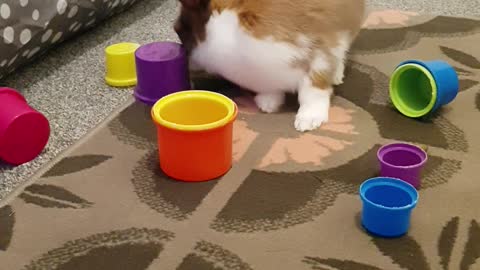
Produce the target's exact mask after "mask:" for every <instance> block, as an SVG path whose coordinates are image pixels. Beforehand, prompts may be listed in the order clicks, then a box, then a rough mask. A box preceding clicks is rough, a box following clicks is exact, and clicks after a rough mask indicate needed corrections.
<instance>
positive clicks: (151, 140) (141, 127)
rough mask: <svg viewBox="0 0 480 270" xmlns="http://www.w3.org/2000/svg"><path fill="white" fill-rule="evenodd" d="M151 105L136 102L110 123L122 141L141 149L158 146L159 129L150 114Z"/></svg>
mask: <svg viewBox="0 0 480 270" xmlns="http://www.w3.org/2000/svg"><path fill="white" fill-rule="evenodd" d="M150 110H151V107H149V106H146V105H144V104H143V103H140V102H134V103H132V104H131V105H130V106H128V107H127V108H126V109H125V110H123V111H122V112H120V114H119V116H118V117H116V118H115V119H114V120H112V121H111V122H110V123H109V124H108V128H109V130H110V132H111V133H112V134H113V135H114V136H115V138H117V139H118V140H119V141H120V142H122V143H124V144H126V145H131V146H133V147H135V148H137V149H140V150H148V149H152V147H156V146H157V130H156V127H155V124H154V123H153V121H152V117H151V115H150Z"/></svg>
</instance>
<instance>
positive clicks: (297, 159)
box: [0, 11, 480, 270]
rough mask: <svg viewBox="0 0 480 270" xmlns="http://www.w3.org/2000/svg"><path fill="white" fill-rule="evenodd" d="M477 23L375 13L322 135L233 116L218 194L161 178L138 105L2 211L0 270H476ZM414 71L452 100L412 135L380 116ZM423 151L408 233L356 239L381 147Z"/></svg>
mask: <svg viewBox="0 0 480 270" xmlns="http://www.w3.org/2000/svg"><path fill="white" fill-rule="evenodd" d="M478 44H480V21H479V20H475V19H466V18H452V17H426V16H419V15H416V14H413V13H402V12H396V11H384V12H374V13H372V14H371V15H370V17H369V18H368V20H367V22H366V25H365V30H363V32H362V33H361V35H360V37H359V38H358V40H357V42H356V44H355V49H354V50H353V51H352V57H351V58H350V59H351V60H350V62H349V63H348V70H347V76H346V80H345V83H344V84H343V85H342V86H340V87H338V88H337V89H336V93H337V96H336V97H335V99H334V102H333V104H334V106H333V108H332V113H331V119H330V122H329V123H328V124H326V125H324V126H323V127H322V128H321V129H320V130H318V131H315V132H310V133H304V134H300V133H297V132H296V131H295V130H294V128H293V119H294V115H295V109H296V106H297V105H296V103H295V100H294V97H292V99H291V102H290V103H289V105H288V106H285V109H284V110H283V111H282V112H281V113H278V114H270V115H267V114H262V113H259V112H258V111H257V110H256V108H255V106H253V102H252V97H251V96H250V95H249V94H247V93H246V92H243V91H238V89H236V88H235V87H234V86H231V85H229V84H228V83H226V82H223V81H220V80H214V79H209V78H203V79H202V78H197V79H196V80H195V82H196V84H197V88H208V89H212V90H221V92H224V93H226V94H228V95H230V96H231V97H232V98H234V99H235V100H236V101H237V102H238V104H239V105H240V108H241V113H240V116H239V119H238V121H237V122H236V125H235V139H234V149H235V151H234V152H235V153H234V160H235V163H234V166H233V168H232V169H231V171H230V172H229V173H228V174H227V175H225V176H224V177H223V178H221V179H219V180H217V181H210V182H205V183H198V184H187V183H180V182H175V181H171V180H169V179H168V178H167V177H165V175H163V174H162V172H161V171H160V170H159V167H158V162H157V160H158V157H157V151H156V141H155V128H154V126H153V124H152V123H151V121H150V117H149V108H146V107H144V106H142V105H140V104H137V103H133V101H132V102H131V103H130V104H128V106H126V107H125V109H124V110H122V111H120V112H118V114H116V115H115V116H114V117H112V118H111V120H109V121H108V122H107V123H105V124H103V125H101V126H100V127H98V128H97V129H96V130H95V131H94V132H93V133H92V134H90V135H89V136H88V137H87V138H85V139H84V140H83V141H82V142H81V143H79V144H77V146H76V147H75V148H74V149H73V150H72V151H70V152H69V153H68V154H66V155H65V156H64V158H63V159H61V160H60V161H59V162H57V163H56V164H53V165H52V166H51V167H50V168H49V169H48V170H45V171H44V172H43V173H42V174H41V175H39V176H38V179H36V181H34V182H32V183H31V184H30V186H28V187H26V188H25V190H23V191H22V192H20V193H19V195H18V197H16V198H14V199H11V200H10V201H8V202H7V204H6V205H4V206H3V207H2V208H0V262H1V267H0V268H1V269H8V270H16V269H25V270H40V269H41V270H47V269H48V270H56V269H58V270H60V269H61V270H73V269H75V270H79V269H88V270H97V269H102V270H106V269H125V270H127V269H128V270H143V269H182V270H184V269H195V270H202V269H212V270H213V269H216V270H218V269H295V270H301V269H322V270H332V269H337V270H378V269H388V270H397V269H398V270H399V269H407V270H428V269H432V270H433V269H445V270H448V269H464V270H467V269H471V270H473V269H480V260H479V257H480V210H479V209H478V205H479V204H480V196H479V194H480V181H478V171H477V169H478V160H479V159H480V139H479V138H480V128H479V126H478V124H476V123H478V119H479V118H480V96H479V90H480V88H479V87H478V82H479V81H480V49H479V46H478ZM409 58H417V59H424V60H429V59H443V60H447V61H449V62H450V63H451V64H452V65H454V66H455V68H456V69H457V71H458V73H459V75H460V79H461V93H460V94H459V96H458V98H457V99H456V100H455V101H454V103H453V104H451V105H450V106H448V107H445V108H444V109H442V110H441V111H440V112H439V113H438V114H437V115H436V116H435V117H434V118H432V119H428V120H427V119H426V120H423V121H416V120H412V119H408V118H405V117H403V116H401V115H400V114H398V113H397V112H396V111H395V110H394V109H393V108H392V107H391V105H390V104H389V98H388V95H387V89H388V79H389V74H391V72H392V70H393V69H394V67H395V66H396V65H397V64H398V63H399V62H401V61H403V60H405V59H409ZM393 141H407V142H412V143H416V144H420V145H423V146H426V147H428V153H429V155H430V159H429V162H428V166H427V168H426V170H425V172H424V176H423V186H422V189H421V190H420V201H419V205H418V207H417V209H415V211H414V214H413V217H412V227H411V230H410V231H409V233H408V235H406V236H404V237H402V238H399V239H390V240H386V239H379V238H374V237H371V236H369V235H368V234H366V233H365V232H364V231H363V230H362V228H361V226H360V225H359V213H360V210H361V203H360V200H359V198H358V193H357V190H358V187H359V184H360V183H361V182H363V181H364V180H365V179H367V178H369V177H372V176H375V175H376V174H377V172H378V168H377V162H376V155H375V152H376V150H377V149H378V147H379V146H380V145H382V144H385V143H389V142H393Z"/></svg>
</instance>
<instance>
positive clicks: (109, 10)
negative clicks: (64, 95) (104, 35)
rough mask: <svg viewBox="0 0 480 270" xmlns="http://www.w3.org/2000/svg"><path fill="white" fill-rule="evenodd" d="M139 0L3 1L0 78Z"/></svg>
mask: <svg viewBox="0 0 480 270" xmlns="http://www.w3.org/2000/svg"><path fill="white" fill-rule="evenodd" d="M137 1H138V0H2V1H0V79H1V78H2V77H4V76H5V75H7V74H8V73H10V72H12V71H14V70H15V69H16V68H18V67H19V66H21V65H23V64H25V63H27V62H28V61H29V60H31V59H32V58H33V57H35V56H36V55H38V54H40V53H42V52H45V51H46V50H47V49H48V48H50V47H51V46H53V45H55V44H57V43H59V42H61V41H63V40H65V39H68V38H70V37H72V36H74V35H76V34H78V33H80V32H81V31H83V30H85V29H87V28H89V27H92V26H94V25H95V24H96V23H98V22H100V21H102V20H103V19H105V18H107V17H109V16H111V15H113V14H116V13H118V12H121V11H123V10H124V9H125V8H127V7H129V6H131V5H132V4H134V3H135V2H137Z"/></svg>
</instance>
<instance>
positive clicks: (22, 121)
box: [0, 87, 50, 165]
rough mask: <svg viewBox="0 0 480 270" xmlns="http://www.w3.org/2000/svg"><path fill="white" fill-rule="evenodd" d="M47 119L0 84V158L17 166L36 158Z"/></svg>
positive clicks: (44, 139) (45, 137) (47, 127)
mask: <svg viewBox="0 0 480 270" xmlns="http://www.w3.org/2000/svg"><path fill="white" fill-rule="evenodd" d="M49 136H50V125H49V123H48V120H47V118H45V116H43V114H41V113H40V112H38V111H36V110H35V109H33V108H32V107H30V106H29V105H28V103H27V101H26V100H25V98H24V97H23V96H22V95H21V94H20V93H18V92H17V91H15V90H13V89H11V88H1V87H0V159H1V160H3V161H5V162H7V163H9V164H12V165H20V164H23V163H26V162H29V161H31V160H33V159H34V158H35V157H37V156H38V155H39V154H40V153H41V152H42V150H43V149H44V148H45V145H46V144H47V142H48V138H49Z"/></svg>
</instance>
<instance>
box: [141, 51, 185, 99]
mask: <svg viewBox="0 0 480 270" xmlns="http://www.w3.org/2000/svg"><path fill="white" fill-rule="evenodd" d="M135 61H136V68H137V78H138V83H137V86H136V88H135V92H134V96H135V98H136V99H137V100H138V101H140V102H143V103H145V104H147V105H150V106H151V105H153V104H155V102H157V101H158V100H159V99H161V98H162V97H164V96H166V95H169V94H171V93H175V92H178V91H183V90H187V89H190V79H189V74H188V64H187V57H186V52H185V50H184V49H183V47H182V46H181V45H180V44H178V43H175V42H154V43H150V44H146V45H143V46H141V47H140V48H139V49H138V50H137V51H136V52H135Z"/></svg>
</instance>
